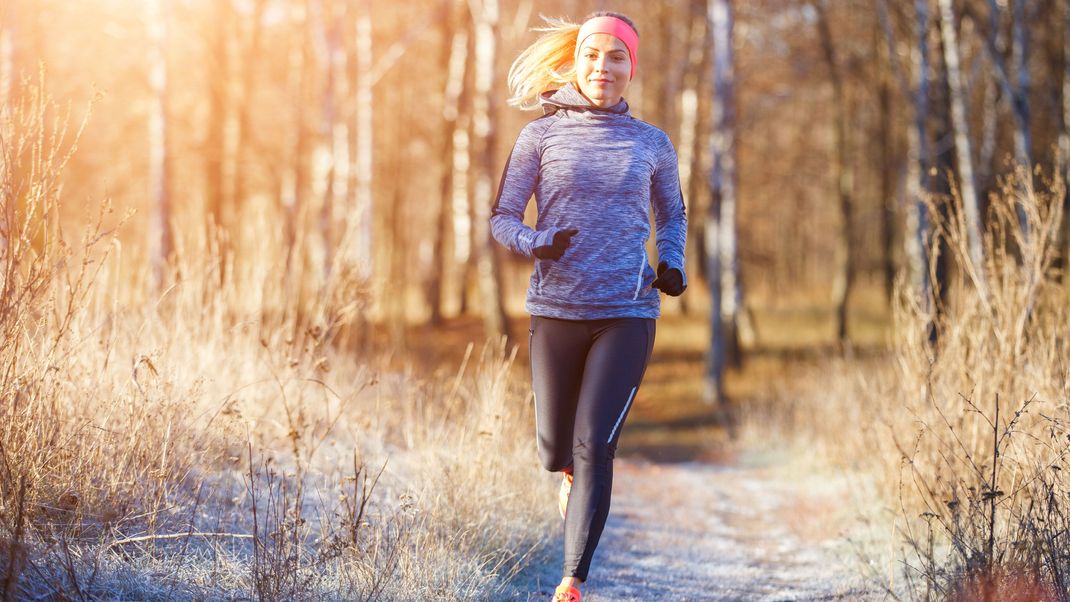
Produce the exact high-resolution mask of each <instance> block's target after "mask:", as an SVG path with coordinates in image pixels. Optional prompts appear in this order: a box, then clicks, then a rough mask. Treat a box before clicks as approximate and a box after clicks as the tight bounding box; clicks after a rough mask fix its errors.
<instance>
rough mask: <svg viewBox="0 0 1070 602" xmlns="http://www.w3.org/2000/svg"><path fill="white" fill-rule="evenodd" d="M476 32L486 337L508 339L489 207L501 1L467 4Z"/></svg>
mask: <svg viewBox="0 0 1070 602" xmlns="http://www.w3.org/2000/svg"><path fill="white" fill-rule="evenodd" d="M469 6H470V8H471V11H472V17H473V21H474V30H473V31H474V34H475V43H476V45H475V57H474V58H475V65H474V67H475V73H474V76H475V90H474V92H475V96H474V97H473V107H472V111H473V112H472V133H473V138H474V140H475V143H476V144H475V145H474V148H473V155H474V158H473V161H472V165H473V168H474V169H475V174H474V176H475V189H474V191H473V192H474V195H473V202H474V209H475V211H474V221H475V232H474V234H475V243H476V245H477V247H476V270H477V274H478V280H479V289H480V297H481V300H482V307H483V324H484V330H485V333H486V335H487V336H488V337H500V336H503V335H504V336H505V337H507V338H511V337H510V336H509V334H510V333H509V321H508V319H507V317H506V314H505V303H504V299H503V294H502V287H501V261H500V255H499V254H498V253H497V252H496V245H494V244H492V242H491V234H490V209H491V203H492V202H493V178H494V176H493V168H494V150H495V146H496V144H495V143H496V141H497V133H498V132H497V129H498V124H497V111H496V106H497V102H496V99H495V98H493V95H494V94H495V92H496V90H495V86H494V83H495V76H496V75H497V69H496V68H495V62H496V61H495V59H496V57H497V52H498V27H499V25H498V20H499V14H498V0H469Z"/></svg>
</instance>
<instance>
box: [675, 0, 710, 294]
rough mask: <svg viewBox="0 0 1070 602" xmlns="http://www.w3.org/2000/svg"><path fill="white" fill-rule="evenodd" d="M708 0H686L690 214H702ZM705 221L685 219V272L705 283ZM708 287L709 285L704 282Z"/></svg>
mask: <svg viewBox="0 0 1070 602" xmlns="http://www.w3.org/2000/svg"><path fill="white" fill-rule="evenodd" d="M706 3H707V0H689V2H688V7H689V11H690V14H689V18H688V38H687V39H688V43H687V45H686V48H687V64H686V66H685V68H684V74H683V90H682V92H681V93H680V145H679V157H678V159H679V162H680V190H682V191H684V194H686V195H687V210H688V213H689V214H691V215H696V216H697V215H702V214H703V213H704V209H705V203H703V202H702V198H703V195H702V194H701V191H702V188H703V182H702V178H701V177H696V176H695V174H700V173H701V172H702V162H701V158H702V146H703V145H704V144H705V143H706V142H707V140H706V136H704V135H703V134H704V133H705V128H704V125H705V124H704V123H702V121H703V120H702V119H701V115H700V112H699V99H700V98H701V94H700V92H701V88H702V84H703V83H704V82H705V81H706V75H705V73H706V71H707V70H708V64H709V58H708V57H709V55H710V46H711V44H710V42H709V28H708V27H707V21H708V17H707V12H708V9H707V8H706ZM703 227H704V224H703V223H702V220H699V219H691V220H688V222H687V229H688V236H687V247H688V249H687V250H688V253H687V256H688V257H689V258H690V261H689V262H688V263H689V264H691V265H689V266H688V273H689V274H695V275H696V276H697V280H698V281H699V282H706V269H705V265H706V262H705V259H704V256H705V249H704V247H703V245H702V244H701V242H702V240H703V235H702V234H701V232H702V229H703ZM706 284H707V286H708V285H709V283H708V282H706Z"/></svg>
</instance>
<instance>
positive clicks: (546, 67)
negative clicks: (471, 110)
mask: <svg viewBox="0 0 1070 602" xmlns="http://www.w3.org/2000/svg"><path fill="white" fill-rule="evenodd" d="M539 16H540V17H542V20H543V21H546V23H547V24H546V25H545V26H543V27H533V28H532V31H540V32H543V34H542V35H541V36H539V38H538V39H537V40H535V42H534V43H533V44H532V45H531V46H528V47H527V48H525V49H524V51H523V52H521V53H520V56H518V57H516V60H515V61H513V64H512V66H511V67H509V92H510V93H511V94H512V96H511V97H510V98H509V104H510V105H512V106H514V107H519V108H521V109H523V110H525V111H529V110H533V109H537V108H539V95H540V94H542V93H543V92H546V91H547V90H553V89H555V88H560V87H561V86H563V85H565V84H567V83H569V82H574V81H575V80H576V63H575V61H576V36H577V35H579V33H580V26H581V25H582V24H581V23H572V22H571V21H568V20H566V19H559V18H554V17H545V16H543V15H539ZM604 16H607V17H617V18H618V19H622V20H624V21H625V22H626V23H628V25H630V26H631V27H632V29H636V27H635V24H634V23H633V22H632V20H631V19H629V18H628V17H626V16H624V15H622V14H620V13H616V12H611V11H604V10H602V11H598V12H594V13H591V14H590V15H588V16H587V18H586V19H584V22H586V21H587V20H588V19H592V18H594V17H604ZM636 31H637V32H638V30H637V29H636Z"/></svg>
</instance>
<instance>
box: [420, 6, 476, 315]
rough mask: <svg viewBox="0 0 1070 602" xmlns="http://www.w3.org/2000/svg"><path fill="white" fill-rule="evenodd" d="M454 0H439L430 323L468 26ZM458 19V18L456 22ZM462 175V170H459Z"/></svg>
mask: <svg viewBox="0 0 1070 602" xmlns="http://www.w3.org/2000/svg"><path fill="white" fill-rule="evenodd" d="M457 5H458V3H457V2H454V1H450V2H446V3H444V4H443V7H444V8H443V11H444V15H445V16H444V19H443V23H444V27H443V30H442V57H443V59H444V60H443V62H444V63H445V64H444V65H443V67H444V69H443V72H444V73H445V74H446V86H445V93H444V94H443V106H442V128H443V132H442V151H441V153H440V154H439V156H440V157H443V162H442V177H441V180H440V183H441V187H440V188H439V192H440V202H439V211H438V216H437V218H436V220H435V221H436V224H435V234H434V237H435V238H434V242H433V248H434V251H433V253H432V257H433V258H434V259H433V261H436V262H437V265H435V266H433V268H432V270H431V277H430V279H429V280H428V286H427V301H428V304H429V305H430V308H431V323H432V324H433V325H437V324H440V323H441V322H442V305H443V302H444V299H443V298H442V282H443V278H444V277H445V274H446V273H447V268H448V266H449V263H450V261H449V257H448V256H447V255H446V253H445V246H446V236H447V234H448V232H449V229H450V227H449V226H450V220H451V218H452V217H453V194H454V182H455V179H454V172H455V168H454V160H453V157H454V152H455V148H456V146H457V145H456V144H455V140H456V138H457V129H458V128H457V124H458V117H459V112H460V98H461V92H462V90H463V88H464V72H465V65H466V64H467V62H468V29H467V27H466V25H465V23H466V21H467V20H466V19H463V18H462V19H457V18H455V16H454V15H455V13H456V12H457V11H455V10H453V9H454V8H456V7H457ZM458 21H459V22H458ZM462 175H463V174H462Z"/></svg>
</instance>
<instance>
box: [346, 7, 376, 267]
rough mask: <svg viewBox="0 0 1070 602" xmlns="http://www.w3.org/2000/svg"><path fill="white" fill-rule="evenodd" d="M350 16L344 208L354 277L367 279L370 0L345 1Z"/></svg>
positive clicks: (371, 261)
mask: <svg viewBox="0 0 1070 602" xmlns="http://www.w3.org/2000/svg"><path fill="white" fill-rule="evenodd" d="M347 6H348V8H349V14H351V15H353V24H354V26H355V27H354V31H353V37H352V39H353V42H354V43H353V44H351V45H350V46H349V49H348V56H347V59H346V60H347V65H348V70H349V81H351V82H353V85H354V90H355V93H354V95H353V96H354V108H353V111H352V122H351V123H350V124H349V132H348V133H349V136H348V138H349V140H348V143H349V144H348V146H349V152H348V155H349V170H348V172H349V173H348V181H347V185H346V207H347V209H348V211H347V214H348V215H349V216H350V217H349V219H348V220H347V224H346V232H347V234H348V236H347V237H346V239H347V240H348V241H349V242H348V245H349V247H348V248H349V249H351V252H352V253H353V263H355V264H356V273H357V276H358V277H359V278H361V279H363V280H368V279H369V278H371V275H372V269H373V267H374V257H373V255H372V249H373V247H372V242H373V240H372V220H373V219H374V214H373V203H372V200H373V199H372V184H373V181H372V175H373V174H372V166H373V161H374V158H373V153H374V138H373V136H372V133H373V131H372V121H373V118H374V110H373V100H374V99H373V95H372V86H374V84H375V82H374V79H373V74H372V50H373V48H372V19H371V0H348V5H347Z"/></svg>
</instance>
